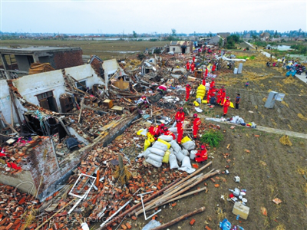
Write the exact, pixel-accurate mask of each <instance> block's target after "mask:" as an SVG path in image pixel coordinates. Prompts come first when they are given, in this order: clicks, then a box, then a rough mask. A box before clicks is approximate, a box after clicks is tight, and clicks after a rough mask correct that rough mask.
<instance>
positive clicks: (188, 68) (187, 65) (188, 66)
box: [186, 61, 191, 71]
mask: <svg viewBox="0 0 307 231" xmlns="http://www.w3.org/2000/svg"><path fill="white" fill-rule="evenodd" d="M186 67H187V71H189V70H190V68H191V66H190V62H189V61H187V64H186Z"/></svg>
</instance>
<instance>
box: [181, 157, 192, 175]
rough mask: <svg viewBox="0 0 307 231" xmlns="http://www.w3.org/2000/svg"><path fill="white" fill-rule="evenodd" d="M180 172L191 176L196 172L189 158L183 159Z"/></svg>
mask: <svg viewBox="0 0 307 231" xmlns="http://www.w3.org/2000/svg"><path fill="white" fill-rule="evenodd" d="M179 170H181V171H185V172H187V173H189V174H191V173H192V172H195V168H192V166H191V161H190V158H189V157H187V156H186V157H184V158H183V160H182V165H181V167H180V168H179Z"/></svg>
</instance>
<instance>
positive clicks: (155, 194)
mask: <svg viewBox="0 0 307 231" xmlns="http://www.w3.org/2000/svg"><path fill="white" fill-rule="evenodd" d="M178 181H180V179H177V180H175V181H174V182H173V183H171V184H170V185H168V186H166V187H164V188H163V189H161V190H160V191H158V192H156V193H154V194H153V195H152V196H150V197H148V198H147V199H145V200H144V201H143V202H144V203H146V202H147V201H150V200H152V199H153V198H155V197H156V196H158V195H159V194H161V193H162V192H164V191H165V190H166V189H168V188H169V187H171V186H173V185H174V184H176V183H178ZM141 205H142V203H141V202H140V203H138V204H136V205H134V206H132V207H131V208H130V209H128V210H126V211H125V212H123V213H122V214H120V215H119V216H117V217H115V218H114V219H113V220H111V221H109V222H108V223H106V224H105V225H104V226H102V227H100V229H103V228H104V227H107V226H109V225H110V224H112V223H114V222H116V221H118V220H119V219H121V218H122V217H125V216H126V215H129V216H131V215H132V214H133V213H134V210H135V209H137V208H138V207H140V206H141Z"/></svg>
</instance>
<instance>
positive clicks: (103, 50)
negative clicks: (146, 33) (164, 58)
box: [1, 40, 168, 60]
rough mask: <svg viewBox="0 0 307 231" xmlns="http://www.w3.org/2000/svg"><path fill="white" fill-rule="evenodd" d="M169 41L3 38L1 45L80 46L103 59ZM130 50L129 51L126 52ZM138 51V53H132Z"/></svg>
mask: <svg viewBox="0 0 307 231" xmlns="http://www.w3.org/2000/svg"><path fill="white" fill-rule="evenodd" d="M167 43H168V42H167V41H153V42H151V41H73V40H2V41H1V46H21V47H25V46H60V47H65V46H66V47H67V46H68V47H80V48H81V49H82V50H83V54H84V55H97V56H99V57H100V58H101V59H103V60H105V59H111V58H117V59H121V58H125V57H129V56H131V55H133V54H136V53H138V52H143V51H144V50H145V49H146V48H151V47H154V46H158V47H162V46H164V45H166V44H167ZM127 51H129V53H124V52H127ZM130 52H136V53H130Z"/></svg>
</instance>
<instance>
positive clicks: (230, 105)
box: [224, 99, 235, 108]
mask: <svg viewBox="0 0 307 231" xmlns="http://www.w3.org/2000/svg"><path fill="white" fill-rule="evenodd" d="M225 101H226V99H225V100H224V103H225ZM229 107H231V108H235V106H234V105H233V102H230V104H229Z"/></svg>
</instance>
